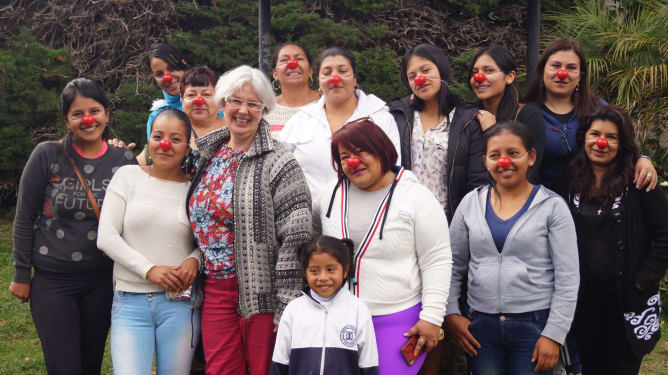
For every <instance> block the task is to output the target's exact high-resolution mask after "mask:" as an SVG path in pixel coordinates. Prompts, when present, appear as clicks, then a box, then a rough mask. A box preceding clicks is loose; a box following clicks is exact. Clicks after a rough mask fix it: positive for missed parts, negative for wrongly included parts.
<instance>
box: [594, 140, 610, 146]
mask: <svg viewBox="0 0 668 375" xmlns="http://www.w3.org/2000/svg"><path fill="white" fill-rule="evenodd" d="M596 146H598V148H606V147H608V140H607V139H605V138H599V139H597V140H596Z"/></svg>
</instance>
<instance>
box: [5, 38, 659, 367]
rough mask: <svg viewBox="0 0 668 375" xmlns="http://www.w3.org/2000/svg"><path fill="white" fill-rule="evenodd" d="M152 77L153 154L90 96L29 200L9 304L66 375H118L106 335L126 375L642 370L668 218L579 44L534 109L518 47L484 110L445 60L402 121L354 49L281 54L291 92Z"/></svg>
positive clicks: (80, 96) (493, 73)
mask: <svg viewBox="0 0 668 375" xmlns="http://www.w3.org/2000/svg"><path fill="white" fill-rule="evenodd" d="M147 62H148V66H149V67H150V69H151V71H152V73H153V77H154V79H155V82H156V84H157V85H158V86H159V87H160V88H161V89H162V90H163V94H164V100H157V101H155V102H154V103H153V107H152V108H151V113H150V115H149V118H148V123H147V146H146V148H145V149H144V150H142V151H141V153H140V154H139V155H138V156H135V154H134V153H133V152H132V151H130V150H128V149H127V148H124V147H122V146H123V143H122V142H118V141H117V140H111V139H110V137H109V127H108V126H107V123H108V120H109V115H110V113H109V102H108V100H107V99H106V97H105V94H104V92H103V91H102V90H101V89H100V87H99V86H98V85H97V84H96V83H94V82H92V81H90V80H87V79H85V78H77V79H75V80H73V81H71V82H70V83H68V84H67V86H66V87H65V88H64V89H63V92H62V94H61V103H62V116H63V120H64V122H65V124H66V125H67V132H66V135H65V137H64V138H63V139H62V140H60V141H50V142H43V143H40V144H39V145H38V146H37V147H36V148H35V150H34V151H33V153H32V155H31V157H30V159H29V160H28V162H27V164H26V167H25V169H24V172H23V175H22V178H21V183H20V186H19V194H18V200H17V207H16V219H15V222H14V252H13V253H14V265H15V268H16V272H15V275H14V280H13V282H12V283H11V285H10V292H11V293H12V294H14V295H15V296H16V297H18V298H19V299H20V300H22V301H23V302H27V301H30V307H31V312H32V316H33V320H34V322H35V326H36V328H37V332H38V334H39V337H40V340H41V344H42V348H43V352H44V357H45V361H46V367H47V371H48V372H49V373H50V374H90V373H99V372H100V368H101V362H102V357H103V353H104V346H105V341H106V338H107V334H108V332H109V330H111V334H110V337H111V355H112V362H113V367H114V372H115V373H117V374H149V373H151V369H152V367H153V362H154V357H155V362H156V363H155V366H156V371H157V373H158V374H187V373H189V371H190V369H191V363H192V359H193V356H194V353H195V350H196V348H197V345H198V342H199V341H200V337H201V343H202V348H203V353H204V359H205V366H206V373H207V374H252V375H256V374H257V375H266V374H310V373H320V374H378V373H379V374H418V373H421V374H437V373H439V371H441V370H443V371H446V372H447V373H450V374H466V373H468V372H469V371H470V372H471V373H473V374H484V375H488V374H533V373H541V374H549V373H551V371H552V369H553V368H554V366H555V365H556V363H557V362H558V360H559V358H560V357H561V361H562V362H563V363H564V365H565V366H566V369H567V371H569V372H571V373H574V374H577V373H584V374H637V373H638V371H639V368H640V364H641V360H642V357H643V356H644V355H645V354H647V353H649V352H650V351H651V350H652V348H653V347H654V345H655V344H656V342H657V341H658V339H659V337H660V326H659V309H660V295H659V293H658V287H659V280H660V279H661V278H662V277H663V276H664V274H665V272H666V269H667V268H668V218H665V215H664V213H665V212H666V211H667V210H668V200H667V199H666V197H665V195H664V194H663V192H662V190H661V189H660V188H656V184H657V175H656V170H655V169H654V167H653V166H652V163H651V161H650V160H649V159H648V158H647V157H645V156H643V155H640V154H639V152H638V148H637V146H636V144H635V135H634V131H633V126H632V122H631V119H630V118H629V115H628V114H627V113H625V112H624V111H623V110H621V109H620V108H618V107H616V106H613V105H608V104H607V103H606V102H605V101H603V100H602V99H600V98H598V97H596V96H595V95H594V94H593V93H592V92H591V90H590V89H589V84H588V77H587V65H586V59H585V56H584V53H583V51H582V48H581V47H580V46H579V45H578V44H577V43H576V42H575V41H572V40H558V41H555V42H553V43H551V44H550V45H549V46H548V47H547V48H546V49H545V50H544V51H543V53H542V54H541V56H540V59H539V62H538V66H537V71H536V74H535V78H534V80H533V81H532V82H531V83H530V84H529V87H528V90H527V94H526V96H525V97H524V98H523V99H522V100H521V101H520V99H519V97H518V90H517V87H516V82H515V81H516V75H517V72H516V66H515V63H514V61H513V59H512V57H511V55H510V54H509V52H508V51H507V50H506V49H505V48H504V47H501V46H489V47H487V48H484V49H480V50H479V51H478V52H477V53H476V54H475V56H474V57H473V59H472V61H471V64H470V67H469V72H468V76H469V78H470V80H469V86H470V88H471V90H472V91H473V93H474V94H475V95H476V97H477V99H478V102H477V103H466V102H464V101H463V100H461V99H460V98H459V97H457V96H456V95H455V94H453V93H452V92H451V91H450V89H449V86H448V84H449V82H450V67H449V64H448V59H447V57H446V55H445V54H444V53H443V51H442V50H441V49H440V48H438V47H436V46H433V45H430V44H420V45H417V46H416V47H414V48H412V49H410V50H408V51H407V52H406V53H405V55H404V56H403V58H402V59H401V71H400V74H401V82H402V83H403V86H404V87H405V88H406V90H407V92H408V95H406V96H404V97H400V98H397V99H394V100H392V101H391V102H390V103H389V106H388V105H387V103H385V102H384V101H383V100H381V99H380V98H378V97H376V96H374V95H373V94H368V93H365V92H363V91H362V90H361V89H360V85H359V83H358V81H357V76H356V64H355V58H354V55H353V54H352V53H351V52H350V51H348V50H346V49H343V48H339V47H331V48H327V49H325V50H324V51H323V52H322V53H321V54H320V55H319V56H318V58H317V59H316V60H315V61H312V59H311V56H310V55H309V53H308V51H307V50H306V49H305V48H303V47H302V46H301V45H299V44H298V43H285V44H282V45H280V46H278V47H277V48H276V50H275V53H274V56H273V65H274V68H273V72H272V80H271V81H270V80H269V79H268V77H267V76H265V75H264V74H263V73H262V72H260V71H259V70H257V69H254V68H251V67H249V66H240V67H237V68H234V69H232V70H230V71H228V72H226V73H224V74H223V75H222V76H220V77H219V78H218V77H217V75H216V74H215V73H214V72H213V71H211V70H210V69H209V68H207V67H191V66H190V65H188V63H187V62H186V60H185V59H184V58H183V57H182V56H181V55H180V54H179V52H178V51H177V50H175V49H174V48H173V47H171V46H169V45H168V44H160V45H158V46H157V47H155V48H154V49H153V50H151V51H150V52H149V54H148V59H147ZM314 76H315V77H316V79H317V81H318V82H317V88H316V86H315V83H314V82H313V77H314ZM362 84H363V83H362ZM276 91H280V95H278V96H276V94H275V92H276ZM33 271H34V273H33Z"/></svg>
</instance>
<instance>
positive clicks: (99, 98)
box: [60, 78, 111, 156]
mask: <svg viewBox="0 0 668 375" xmlns="http://www.w3.org/2000/svg"><path fill="white" fill-rule="evenodd" d="M77 95H81V96H83V97H84V98H88V99H93V100H95V101H96V102H98V103H100V104H101V105H102V107H104V111H105V112H107V114H109V100H107V96H106V95H105V94H104V91H103V90H102V88H101V87H100V86H99V85H98V84H97V83H95V82H93V81H91V80H90V79H88V78H75V79H73V80H71V81H70V82H68V83H67V85H65V88H63V91H61V93H60V110H61V113H62V116H63V120H65V119H67V114H68V113H69V111H70V107H71V106H72V102H74V99H76V97H77ZM110 129H111V127H110V126H109V123H108V122H107V125H106V126H105V127H104V131H103V132H102V138H103V139H109V133H110V131H111V130H110ZM60 141H61V143H62V145H63V147H62V151H63V153H64V154H65V155H66V156H68V155H69V151H68V150H69V147H70V145H71V144H72V142H73V141H74V133H72V131H71V130H70V128H69V126H68V127H67V131H66V132H65V135H64V136H63V138H61V140H60Z"/></svg>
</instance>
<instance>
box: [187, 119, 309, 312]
mask: <svg viewBox="0 0 668 375" xmlns="http://www.w3.org/2000/svg"><path fill="white" fill-rule="evenodd" d="M229 139H230V131H229V130H228V129H227V128H222V129H220V130H217V131H215V132H212V133H209V134H208V135H206V136H204V137H201V138H199V139H197V141H196V142H197V147H198V148H199V150H200V157H201V160H200V164H199V166H200V167H199V170H198V171H197V174H196V176H195V178H194V179H193V183H192V185H191V187H190V191H189V192H188V201H187V202H189V201H190V197H191V196H192V194H193V192H194V190H195V188H196V187H197V185H198V184H199V182H200V181H201V178H202V173H203V171H204V169H206V167H207V165H208V164H209V160H210V159H211V158H212V157H213V156H214V155H215V154H216V152H217V151H218V148H219V147H220V146H221V145H223V144H225V143H227V142H228V141H229ZM233 199H234V203H233V205H234V208H233V209H234V252H235V258H236V272H237V280H238V284H239V310H240V313H241V314H242V315H243V316H244V317H246V318H248V317H250V316H251V315H253V314H258V313H272V314H274V322H275V323H276V324H278V322H279V321H280V318H281V314H282V313H283V310H284V309H285V306H286V305H287V304H288V302H290V301H291V300H292V299H294V298H295V297H298V296H299V295H300V294H301V287H302V285H303V278H302V275H301V270H300V265H299V260H298V258H297V250H298V249H299V247H300V246H302V245H303V244H305V243H306V242H308V241H309V240H310V239H311V196H310V193H309V189H308V185H307V184H306V179H305V178H304V174H303V173H302V170H301V168H300V167H299V165H298V164H297V161H296V160H295V158H294V157H293V156H292V153H291V152H290V151H289V150H288V148H287V147H286V146H284V145H283V144H282V143H280V142H277V141H275V140H274V139H272V137H271V135H270V132H269V125H268V124H267V122H266V121H265V120H264V119H263V120H261V121H260V124H259V126H258V131H257V133H256V134H255V139H254V141H253V144H252V145H251V147H250V148H249V149H248V151H246V152H245V153H244V155H243V156H242V158H241V161H240V162H239V167H238V169H237V174H236V177H235V180H234V198H233Z"/></svg>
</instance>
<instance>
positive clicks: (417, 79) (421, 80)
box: [413, 76, 427, 86]
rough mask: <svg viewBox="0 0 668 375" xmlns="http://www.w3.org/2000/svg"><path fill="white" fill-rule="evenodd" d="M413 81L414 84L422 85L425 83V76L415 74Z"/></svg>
mask: <svg viewBox="0 0 668 375" xmlns="http://www.w3.org/2000/svg"><path fill="white" fill-rule="evenodd" d="M413 82H414V83H415V86H422V85H424V84H425V83H427V77H425V76H417V77H415V79H414V80H413Z"/></svg>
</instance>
